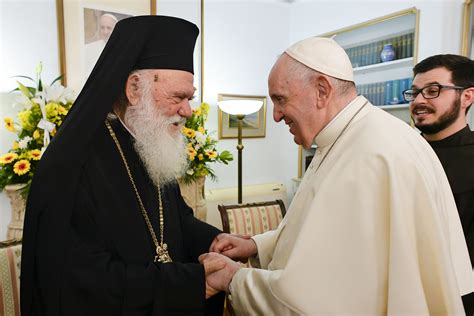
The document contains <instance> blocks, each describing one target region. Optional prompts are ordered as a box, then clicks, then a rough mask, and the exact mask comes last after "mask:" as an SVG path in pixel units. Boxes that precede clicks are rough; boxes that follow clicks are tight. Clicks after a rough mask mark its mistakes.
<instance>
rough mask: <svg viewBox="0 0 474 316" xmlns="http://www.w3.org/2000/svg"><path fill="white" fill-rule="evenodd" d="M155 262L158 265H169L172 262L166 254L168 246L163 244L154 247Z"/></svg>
mask: <svg viewBox="0 0 474 316" xmlns="http://www.w3.org/2000/svg"><path fill="white" fill-rule="evenodd" d="M155 262H160V263H169V262H173V260H172V259H171V256H170V254H169V253H168V245H167V244H165V243H163V244H161V246H160V245H158V246H157V247H156V256H155Z"/></svg>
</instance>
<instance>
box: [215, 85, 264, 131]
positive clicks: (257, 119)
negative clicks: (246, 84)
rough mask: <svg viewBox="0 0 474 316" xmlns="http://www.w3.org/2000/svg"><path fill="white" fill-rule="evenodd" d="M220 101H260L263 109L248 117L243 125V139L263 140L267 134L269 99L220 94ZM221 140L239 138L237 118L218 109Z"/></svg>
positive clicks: (257, 96) (256, 96) (255, 96)
mask: <svg viewBox="0 0 474 316" xmlns="http://www.w3.org/2000/svg"><path fill="white" fill-rule="evenodd" d="M217 99H218V101H225V100H259V101H262V102H263V105H262V107H261V108H260V110H259V111H258V112H256V113H253V114H250V115H246V116H245V118H244V120H243V125H242V138H263V137H265V132H266V115H267V97H266V96H260V95H239V94H224V93H219V94H218V97H217ZM218 111H219V113H218V126H219V128H218V137H219V139H225V138H237V132H238V131H237V117H236V116H235V115H229V114H227V113H224V112H223V111H221V110H220V109H218Z"/></svg>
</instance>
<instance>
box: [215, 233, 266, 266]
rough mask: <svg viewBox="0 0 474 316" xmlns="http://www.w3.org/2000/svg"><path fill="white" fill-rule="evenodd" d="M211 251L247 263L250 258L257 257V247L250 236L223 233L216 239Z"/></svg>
mask: <svg viewBox="0 0 474 316" xmlns="http://www.w3.org/2000/svg"><path fill="white" fill-rule="evenodd" d="M209 251H210V252H217V253H220V254H223V255H225V256H227V257H229V258H232V259H234V260H238V261H241V262H247V259H248V258H250V257H255V256H256V255H257V245H256V244H255V241H253V239H251V238H250V236H243V235H231V234H225V233H222V234H219V235H217V236H216V237H215V238H214V241H213V242H212V244H211V247H210V248H209Z"/></svg>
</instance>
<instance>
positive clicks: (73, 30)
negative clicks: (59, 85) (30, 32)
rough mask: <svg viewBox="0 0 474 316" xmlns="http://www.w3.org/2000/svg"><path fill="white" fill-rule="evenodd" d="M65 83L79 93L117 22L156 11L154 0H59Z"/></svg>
mask: <svg viewBox="0 0 474 316" xmlns="http://www.w3.org/2000/svg"><path fill="white" fill-rule="evenodd" d="M56 8H57V16H58V37H59V51H60V65H61V74H62V75H63V85H67V86H68V87H69V88H72V89H73V90H74V91H75V92H76V93H78V92H79V91H80V90H81V89H82V86H83V85H84V83H85V81H86V79H87V77H88V76H89V74H90V72H91V71H92V69H93V67H94V65H95V63H96V61H97V59H98V58H99V55H100V54H101V52H102V50H103V48H104V47H105V44H106V43H107V40H108V38H109V36H110V34H111V33H112V31H113V29H114V27H115V24H116V23H117V22H118V21H120V20H122V19H125V18H127V17H131V16H135V15H144V14H156V1H155V0H121V1H114V0H56Z"/></svg>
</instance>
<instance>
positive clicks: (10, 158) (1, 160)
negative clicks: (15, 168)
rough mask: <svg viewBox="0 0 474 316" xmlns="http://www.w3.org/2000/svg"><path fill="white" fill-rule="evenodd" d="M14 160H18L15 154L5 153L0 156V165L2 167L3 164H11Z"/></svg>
mask: <svg viewBox="0 0 474 316" xmlns="http://www.w3.org/2000/svg"><path fill="white" fill-rule="evenodd" d="M16 158H18V155H17V154H15V153H6V154H5V155H3V156H0V163H1V164H2V165H4V164H7V163H10V162H12V161H13V160H15V159H16Z"/></svg>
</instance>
